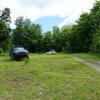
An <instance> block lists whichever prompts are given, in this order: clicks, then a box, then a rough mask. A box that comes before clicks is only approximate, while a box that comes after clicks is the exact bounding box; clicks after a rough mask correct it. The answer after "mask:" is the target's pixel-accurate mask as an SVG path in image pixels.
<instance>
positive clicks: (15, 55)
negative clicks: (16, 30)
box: [10, 46, 29, 60]
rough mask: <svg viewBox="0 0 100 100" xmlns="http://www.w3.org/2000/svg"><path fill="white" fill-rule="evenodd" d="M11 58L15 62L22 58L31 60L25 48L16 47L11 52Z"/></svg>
mask: <svg viewBox="0 0 100 100" xmlns="http://www.w3.org/2000/svg"><path fill="white" fill-rule="evenodd" d="M10 57H11V58H12V59H15V60H19V59H22V58H29V57H28V51H27V50H25V49H24V47H20V46H17V47H14V48H12V49H11V50H10Z"/></svg>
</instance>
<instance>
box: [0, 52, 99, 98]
mask: <svg viewBox="0 0 100 100" xmlns="http://www.w3.org/2000/svg"><path fill="white" fill-rule="evenodd" d="M70 56H71V54H57V55H45V54H30V55H29V57H30V59H29V61H27V60H23V61H11V60H10V59H9V57H8V55H7V54H4V55H1V56H0V100H100V73H99V72H96V71H95V70H93V69H92V68H90V67H88V66H86V65H84V64H82V63H80V62H78V61H75V60H74V59H72V58H71V57H70Z"/></svg>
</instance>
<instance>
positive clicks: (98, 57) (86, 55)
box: [72, 53, 100, 60]
mask: <svg viewBox="0 0 100 100" xmlns="http://www.w3.org/2000/svg"><path fill="white" fill-rule="evenodd" d="M72 55H73V56H77V57H80V58H83V59H95V60H100V54H98V55H95V54H91V53H75V54H72Z"/></svg>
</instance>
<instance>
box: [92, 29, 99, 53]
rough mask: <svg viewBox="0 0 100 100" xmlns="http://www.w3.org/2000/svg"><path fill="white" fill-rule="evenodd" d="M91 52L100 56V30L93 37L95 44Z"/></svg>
mask: <svg viewBox="0 0 100 100" xmlns="http://www.w3.org/2000/svg"><path fill="white" fill-rule="evenodd" d="M91 51H92V52H94V53H99V54H100V29H99V30H97V32H96V33H95V34H94V36H93V43H92V45H91Z"/></svg>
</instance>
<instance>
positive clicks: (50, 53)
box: [46, 50, 56, 55]
mask: <svg viewBox="0 0 100 100" xmlns="http://www.w3.org/2000/svg"><path fill="white" fill-rule="evenodd" d="M46 54H47V55H52V54H53V55H55V54H56V52H55V50H51V51H49V52H46Z"/></svg>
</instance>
